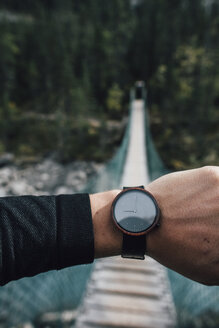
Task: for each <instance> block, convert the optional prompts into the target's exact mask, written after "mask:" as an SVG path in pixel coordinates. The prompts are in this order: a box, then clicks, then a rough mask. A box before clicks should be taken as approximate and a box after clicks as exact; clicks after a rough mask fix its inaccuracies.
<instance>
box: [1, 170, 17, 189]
mask: <svg viewBox="0 0 219 328" xmlns="http://www.w3.org/2000/svg"><path fill="white" fill-rule="evenodd" d="M13 178H14V170H13V169H11V168H10V167H4V168H3V169H0V184H1V185H2V186H6V185H7V184H8V183H9V182H10V180H12V179H13Z"/></svg>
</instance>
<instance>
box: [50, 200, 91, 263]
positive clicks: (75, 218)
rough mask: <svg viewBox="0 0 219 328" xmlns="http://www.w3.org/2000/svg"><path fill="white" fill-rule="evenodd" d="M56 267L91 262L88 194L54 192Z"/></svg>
mask: <svg viewBox="0 0 219 328" xmlns="http://www.w3.org/2000/svg"><path fill="white" fill-rule="evenodd" d="M56 215H57V248H58V249H57V269H62V268H65V267H69V266H73V265H77V264H86V263H91V262H93V260H94V233H93V223H92V215H91V207H90V198H89V194H75V195H59V196H56Z"/></svg>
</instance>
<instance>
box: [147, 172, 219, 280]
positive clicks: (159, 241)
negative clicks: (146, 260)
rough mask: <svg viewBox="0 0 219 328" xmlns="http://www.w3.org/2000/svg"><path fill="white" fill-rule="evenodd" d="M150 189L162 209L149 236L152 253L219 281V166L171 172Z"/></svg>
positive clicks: (194, 275)
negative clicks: (156, 223)
mask: <svg viewBox="0 0 219 328" xmlns="http://www.w3.org/2000/svg"><path fill="white" fill-rule="evenodd" d="M146 189H147V190H148V191H149V192H151V193H152V194H153V196H154V197H155V198H156V200H157V202H158V205H159V207H160V209H161V225H160V227H159V228H157V229H154V230H152V231H151V232H150V233H149V234H148V237H147V248H148V253H149V255H150V256H151V257H153V258H154V259H156V260H157V261H159V262H160V263H162V264H163V265H165V266H167V267H169V268H171V269H173V270H175V271H177V272H179V273H181V274H183V275H185V276H186V277H188V278H191V279H193V280H196V281H198V282H201V283H204V284H206V285H219V167H214V166H209V167H203V168H200V169H193V170H188V171H182V172H177V173H171V174H167V175H165V176H163V177H161V178H159V179H157V180H155V181H154V182H152V183H150V184H149V185H148V186H147V187H146Z"/></svg>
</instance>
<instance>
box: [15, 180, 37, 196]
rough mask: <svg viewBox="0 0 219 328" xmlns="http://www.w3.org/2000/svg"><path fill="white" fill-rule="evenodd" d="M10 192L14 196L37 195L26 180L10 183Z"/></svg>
mask: <svg viewBox="0 0 219 328" xmlns="http://www.w3.org/2000/svg"><path fill="white" fill-rule="evenodd" d="M9 192H10V193H11V194H12V195H15V196H20V195H31V194H34V193H35V190H34V188H33V186H31V185H28V184H27V182H26V181H25V180H17V181H13V182H11V183H10V186H9Z"/></svg>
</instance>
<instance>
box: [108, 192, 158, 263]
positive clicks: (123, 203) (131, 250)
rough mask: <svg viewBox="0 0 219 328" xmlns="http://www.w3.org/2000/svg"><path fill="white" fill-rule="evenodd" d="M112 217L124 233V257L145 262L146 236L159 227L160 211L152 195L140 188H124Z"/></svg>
mask: <svg viewBox="0 0 219 328" xmlns="http://www.w3.org/2000/svg"><path fill="white" fill-rule="evenodd" d="M112 217H113V220H114V222H115V224H116V226H117V227H118V228H119V229H120V230H121V231H122V232H123V245H122V257H125V258H131V259H139V260H144V258H145V253H146V235H147V233H148V232H150V231H151V230H152V229H154V228H155V227H157V226H159V219H160V209H159V207H158V204H157V202H156V200H155V198H154V197H153V195H152V194H151V193H149V192H148V191H146V190H145V189H144V186H139V187H124V188H123V190H122V191H121V192H120V193H119V194H118V195H117V196H116V198H115V199H114V201H113V204H112Z"/></svg>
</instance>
